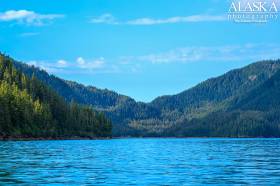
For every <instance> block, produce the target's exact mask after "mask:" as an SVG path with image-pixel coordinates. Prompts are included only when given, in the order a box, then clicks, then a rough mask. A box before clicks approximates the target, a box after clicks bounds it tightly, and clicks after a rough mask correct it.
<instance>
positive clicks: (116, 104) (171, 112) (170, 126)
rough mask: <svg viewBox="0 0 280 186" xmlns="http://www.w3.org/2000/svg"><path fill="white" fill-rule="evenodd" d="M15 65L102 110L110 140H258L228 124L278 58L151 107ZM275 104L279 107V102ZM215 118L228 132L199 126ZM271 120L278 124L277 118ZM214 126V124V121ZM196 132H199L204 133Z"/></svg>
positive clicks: (68, 96) (274, 70) (269, 76)
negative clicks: (110, 127) (110, 124)
mask: <svg viewBox="0 0 280 186" xmlns="http://www.w3.org/2000/svg"><path fill="white" fill-rule="evenodd" d="M14 63H15V66H16V67H17V69H20V70H21V71H23V72H24V73H25V74H27V75H29V76H30V75H32V74H34V75H35V76H36V77H37V78H38V79H40V80H41V81H43V82H45V83H47V84H48V85H49V86H50V87H52V88H53V89H54V90H56V91H57V92H58V93H59V94H60V95H61V96H63V97H64V98H65V99H66V100H67V101H71V100H74V101H77V102H78V103H81V104H86V105H91V106H93V107H94V108H95V109H97V110H99V111H102V112H104V113H105V114H106V116H108V117H109V118H110V119H111V120H112V122H113V135H114V136H256V134H255V133H248V132H247V130H249V129H248V128H246V130H245V129H244V131H243V133H242V132H240V134H239V133H235V134H234V135H231V133H233V132H231V125H233V124H230V123H231V121H235V122H236V123H238V121H237V120H236V118H234V117H237V116H236V115H234V114H233V111H235V112H234V113H235V114H236V113H238V112H239V111H238V110H239V107H240V108H243V107H244V108H246V107H245V106H244V104H243V102H246V103H250V102H252V103H251V105H256V104H258V102H257V101H255V102H253V100H256V96H255V95H254V93H253V91H256V88H257V87H258V88H259V89H261V87H262V86H263V87H267V86H268V85H267V84H268V82H269V80H270V81H272V80H271V79H272V77H273V78H275V76H274V75H275V74H276V73H277V72H278V71H279V69H280V60H267V61H261V62H256V63H253V64H250V65H248V66H246V67H244V68H240V69H236V70H231V71H229V72H227V73H225V74H224V75H221V76H219V77H216V78H210V79H208V80H206V81H204V82H201V83H199V84H198V85H197V86H194V87H193V88H190V89H188V90H186V91H183V92H181V93H179V94H176V95H171V96H161V97H158V98H156V99H155V100H153V101H152V102H150V103H142V102H136V101H135V100H134V99H132V98H130V97H128V96H124V95H120V94H118V93H116V92H113V91H110V90H107V89H98V88H96V87H92V86H84V85H82V84H78V83H76V82H72V81H66V80H63V79H60V78H58V77H55V76H52V75H49V74H48V73H46V72H45V71H43V70H40V69H38V68H36V67H32V66H29V65H26V64H24V63H20V62H16V61H15V62H14ZM277 80H278V79H275V81H277ZM268 90H269V89H268ZM259 91H260V90H259ZM271 91H275V90H271ZM270 93H273V92H267V94H266V99H269V96H267V95H269V94H270ZM273 94H274V93H273ZM249 95H251V97H250V96H249ZM252 95H253V96H252ZM248 96H249V97H248ZM276 97H277V96H276ZM245 98H246V99H247V100H246V99H245ZM241 100H243V102H242V101H241ZM244 100H246V101H244ZM241 103H242V106H241ZM263 104H265V102H264V103H263ZM275 105H276V106H278V103H277V104H275ZM236 108H237V109H236ZM249 113H250V114H249ZM253 113H259V110H258V108H257V107H256V108H255V109H254V110H253V111H252V110H251V111H250V112H249V111H248V113H247V115H246V116H243V115H242V117H245V118H246V117H248V118H250V117H251V118H252V115H253ZM237 115H238V114H237ZM214 116H219V117H221V121H222V118H227V120H223V122H224V123H225V124H223V126H225V127H224V129H223V130H228V131H229V132H228V133H227V132H224V131H221V129H218V128H219V127H216V129H215V128H211V127H206V128H203V127H202V128H201V125H202V124H201V123H203V122H204V123H205V122H206V121H207V122H208V123H209V122H212V120H213V118H211V117H214ZM225 116H227V117H225ZM238 117H240V113H239V116H238ZM260 117H261V116H260ZM274 119H275V120H277V118H276V117H275V118H274ZM221 121H219V122H221ZM214 125H218V124H215V123H213V126H214ZM221 126H222V125H221ZM197 130H203V131H204V133H202V132H199V131H197ZM209 130H211V131H209ZM252 130H254V129H252ZM195 131H196V132H195ZM205 131H207V132H205ZM258 135H261V133H260V134H258ZM273 136H275V135H273Z"/></svg>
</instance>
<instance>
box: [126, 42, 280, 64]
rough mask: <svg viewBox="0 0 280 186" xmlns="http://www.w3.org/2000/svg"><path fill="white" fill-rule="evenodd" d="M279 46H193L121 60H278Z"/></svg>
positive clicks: (161, 61)
mask: <svg viewBox="0 0 280 186" xmlns="http://www.w3.org/2000/svg"><path fill="white" fill-rule="evenodd" d="M279 54H280V45H274V44H245V45H229V46H193V47H183V48H177V49H173V50H169V51H166V52H162V53H156V54H148V55H143V56H127V57H122V58H121V60H123V61H125V64H128V63H129V62H137V61H138V62H150V63H153V64H163V63H187V62H213V61H215V62H220V61H230V62H234V61H240V60H243V61H258V60H263V59H276V58H279V57H280V56H279Z"/></svg>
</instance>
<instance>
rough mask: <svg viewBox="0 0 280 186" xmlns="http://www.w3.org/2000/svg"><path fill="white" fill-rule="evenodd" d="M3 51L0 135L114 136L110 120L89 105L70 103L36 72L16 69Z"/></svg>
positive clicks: (27, 136) (39, 136)
mask: <svg viewBox="0 0 280 186" xmlns="http://www.w3.org/2000/svg"><path fill="white" fill-rule="evenodd" d="M12 62H13V61H12V60H11V59H10V58H9V57H6V56H4V55H0V137H1V138H10V137H11V138H57V137H59V138H69V137H105V136H111V123H110V121H108V120H107V119H106V118H105V117H104V115H103V114H101V113H97V112H95V111H93V110H92V109H91V108H89V107H87V106H80V105H77V104H75V103H74V102H72V103H71V104H68V103H66V102H65V101H64V99H63V98H61V97H60V96H59V95H57V93H55V92H54V91H53V90H52V89H50V88H49V87H48V86H46V85H45V84H44V83H42V82H41V81H39V80H38V79H37V78H36V77H35V76H32V77H30V78H29V77H27V76H26V75H25V74H24V73H22V72H21V71H19V70H16V68H14V66H13V63H12Z"/></svg>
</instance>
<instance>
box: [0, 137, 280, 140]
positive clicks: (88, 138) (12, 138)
mask: <svg viewBox="0 0 280 186" xmlns="http://www.w3.org/2000/svg"><path fill="white" fill-rule="evenodd" d="M197 138H202V139H217V138H220V139H221V138H223V139H256V138H263V139H273V138H280V137H263V136H259V137H246V136H243V137H222V136H219V137H217V136H216V137H205V136H202V137H132V136H129V137H78V136H74V137H55V138H53V137H47V138H44V137H38V138H34V137H3V136H0V141H59V140H114V139H197Z"/></svg>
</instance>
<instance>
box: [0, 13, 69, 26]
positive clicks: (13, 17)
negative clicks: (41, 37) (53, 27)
mask: <svg viewBox="0 0 280 186" xmlns="http://www.w3.org/2000/svg"><path fill="white" fill-rule="evenodd" d="M62 17H64V15H62V14H39V13H36V12H34V11H29V10H8V11H6V12H1V13H0V21H4V22H12V21H14V22H17V23H21V24H26V25H35V26H41V25H44V24H46V23H49V22H50V21H52V20H54V19H57V18H62Z"/></svg>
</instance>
